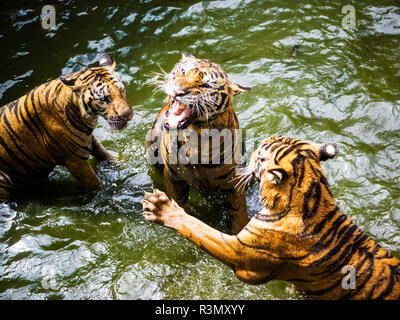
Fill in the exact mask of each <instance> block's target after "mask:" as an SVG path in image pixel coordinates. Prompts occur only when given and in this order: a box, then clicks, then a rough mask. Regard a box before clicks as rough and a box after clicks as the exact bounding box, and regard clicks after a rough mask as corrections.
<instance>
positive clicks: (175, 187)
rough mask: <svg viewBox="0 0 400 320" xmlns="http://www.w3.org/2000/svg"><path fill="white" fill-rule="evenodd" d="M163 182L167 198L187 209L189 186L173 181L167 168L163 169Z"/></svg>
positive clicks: (180, 181) (181, 181) (179, 181)
mask: <svg viewBox="0 0 400 320" xmlns="http://www.w3.org/2000/svg"><path fill="white" fill-rule="evenodd" d="M164 182H165V187H166V191H167V195H168V197H169V198H171V199H174V200H175V201H176V202H177V203H178V204H179V205H180V206H181V207H183V208H185V209H187V201H188V198H189V190H190V186H189V185H188V184H187V183H186V182H185V181H183V180H177V179H175V178H174V177H173V176H172V173H171V172H170V171H169V170H168V167H167V166H165V167H164Z"/></svg>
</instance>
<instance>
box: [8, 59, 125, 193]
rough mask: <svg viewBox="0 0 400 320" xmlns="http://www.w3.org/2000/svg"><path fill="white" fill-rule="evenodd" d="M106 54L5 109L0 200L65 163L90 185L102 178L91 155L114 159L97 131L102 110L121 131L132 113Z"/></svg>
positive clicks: (95, 185)
mask: <svg viewBox="0 0 400 320" xmlns="http://www.w3.org/2000/svg"><path fill="white" fill-rule="evenodd" d="M114 68H115V61H114V59H113V58H112V57H111V56H109V55H107V54H104V55H102V57H101V59H100V64H99V67H93V68H88V69H86V70H84V71H80V72H75V73H72V74H70V75H67V76H65V77H60V78H58V79H56V80H52V81H49V82H47V83H44V84H42V85H39V86H38V87H36V88H34V89H33V90H31V91H30V92H29V93H27V94H26V95H24V96H23V97H21V98H19V99H17V100H14V101H13V102H10V103H9V104H7V105H5V106H3V107H2V108H0V201H4V200H6V199H8V198H9V196H10V192H11V191H12V189H13V188H14V187H17V186H21V185H25V184H29V183H35V182H38V181H39V180H40V179H43V178H46V177H47V176H48V174H49V173H50V172H51V171H52V170H53V169H54V167H55V166H56V165H62V166H66V167H67V168H68V170H69V171H70V172H71V173H72V175H73V176H75V177H76V178H77V179H78V180H79V182H80V183H81V184H82V185H83V186H84V187H86V188H89V189H95V188H97V187H99V184H100V181H99V179H98V178H97V176H96V174H95V173H94V171H93V169H92V167H91V166H90V165H89V164H88V162H87V160H88V157H89V155H90V154H91V155H93V156H94V157H95V158H96V159H98V160H107V159H112V156H111V154H110V153H109V152H107V150H106V149H105V148H104V147H103V146H102V145H101V144H100V143H99V142H98V141H97V140H96V138H95V137H94V136H93V134H92V132H93V129H94V128H95V125H96V121H97V117H98V115H102V116H103V117H105V118H106V119H107V121H108V123H109V125H110V126H111V128H112V129H116V130H120V129H122V128H124V127H125V126H126V124H127V122H128V121H129V120H130V119H131V118H132V114H133V111H132V108H131V107H130V106H129V105H128V103H127V102H126V95H125V87H124V85H123V83H122V82H121V80H120V78H119V76H118V74H117V73H116V72H115V71H114Z"/></svg>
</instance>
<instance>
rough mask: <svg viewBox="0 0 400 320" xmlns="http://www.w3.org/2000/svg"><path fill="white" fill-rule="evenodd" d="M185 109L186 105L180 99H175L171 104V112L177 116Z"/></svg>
mask: <svg viewBox="0 0 400 320" xmlns="http://www.w3.org/2000/svg"><path fill="white" fill-rule="evenodd" d="M183 110H185V105H184V104H183V103H182V102H180V101H178V100H175V101H174V103H173V104H172V105H171V113H172V114H174V115H176V116H178V115H180V114H181V113H182V112H183Z"/></svg>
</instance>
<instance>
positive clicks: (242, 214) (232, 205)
mask: <svg viewBox="0 0 400 320" xmlns="http://www.w3.org/2000/svg"><path fill="white" fill-rule="evenodd" d="M223 193H224V196H225V199H224V201H225V205H226V207H227V209H228V214H229V216H230V217H231V222H232V233H233V234H238V233H239V232H240V231H241V230H242V229H243V228H244V227H245V226H246V225H247V224H248V223H249V216H248V213H247V204H246V194H245V193H244V192H239V191H238V190H237V189H229V190H223Z"/></svg>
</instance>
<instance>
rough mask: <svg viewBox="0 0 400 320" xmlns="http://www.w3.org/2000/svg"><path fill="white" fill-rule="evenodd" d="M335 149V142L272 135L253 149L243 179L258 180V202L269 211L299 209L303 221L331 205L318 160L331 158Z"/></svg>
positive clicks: (334, 154) (336, 152)
mask: <svg viewBox="0 0 400 320" xmlns="http://www.w3.org/2000/svg"><path fill="white" fill-rule="evenodd" d="M338 152H339V149H338V146H337V145H336V144H335V143H324V144H310V143H308V142H305V141H302V140H299V139H294V138H286V137H282V136H273V137H270V138H268V139H266V140H264V141H263V142H262V143H261V144H260V146H259V147H258V148H257V149H256V150H255V151H254V152H253V154H252V156H251V158H250V162H249V165H248V166H247V167H246V168H245V169H244V174H243V176H242V178H243V179H242V181H246V183H247V182H248V181H250V180H251V178H252V177H254V178H256V179H257V180H259V181H260V198H261V202H262V204H263V205H264V207H266V208H267V209H269V211H270V212H274V213H284V212H288V210H291V211H293V210H300V214H301V215H302V216H303V220H304V219H306V218H309V217H310V216H313V215H314V214H315V213H316V212H317V210H318V209H319V207H320V206H330V205H332V202H330V201H327V200H328V199H332V195H331V193H330V191H329V188H328V182H327V179H326V177H325V175H324V173H323V170H322V168H321V166H320V161H325V160H327V159H331V158H333V157H335V156H336V155H337V154H338ZM322 199H325V201H321V200H322Z"/></svg>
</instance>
